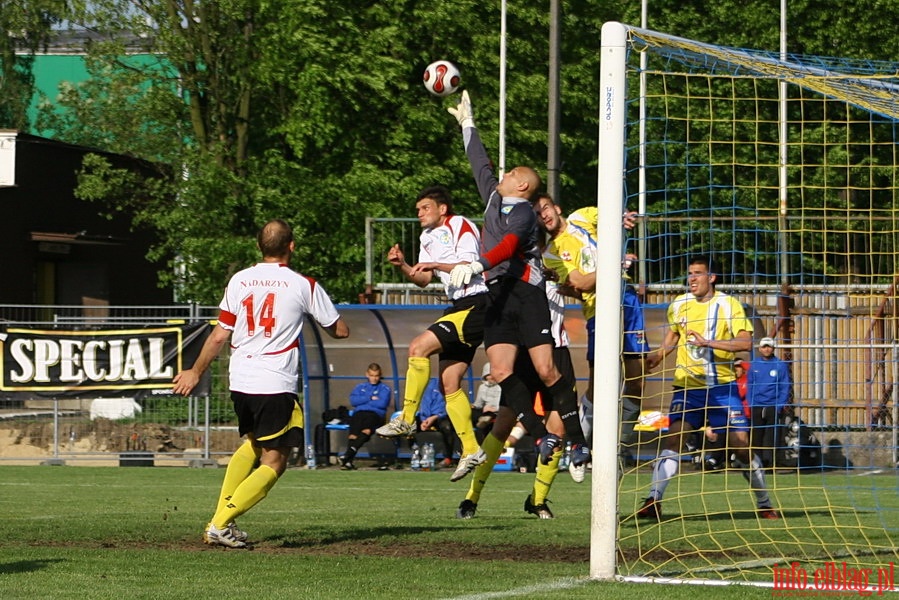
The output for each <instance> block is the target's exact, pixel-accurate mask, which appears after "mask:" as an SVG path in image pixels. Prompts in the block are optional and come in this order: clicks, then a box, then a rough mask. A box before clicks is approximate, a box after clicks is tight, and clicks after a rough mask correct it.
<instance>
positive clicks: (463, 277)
mask: <svg viewBox="0 0 899 600" xmlns="http://www.w3.org/2000/svg"><path fill="white" fill-rule="evenodd" d="M483 272H484V265H482V264H481V263H479V262H477V261H475V262H473V263H468V264H467V265H464V264H463V265H456V266H455V267H453V270H452V271H450V283H451V284H452V285H453V287H462V286H463V285H468V282H469V281H471V278H472V277H473V276H475V275H478V274H479V273H483Z"/></svg>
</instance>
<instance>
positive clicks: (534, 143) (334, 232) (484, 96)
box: [0, 0, 899, 303]
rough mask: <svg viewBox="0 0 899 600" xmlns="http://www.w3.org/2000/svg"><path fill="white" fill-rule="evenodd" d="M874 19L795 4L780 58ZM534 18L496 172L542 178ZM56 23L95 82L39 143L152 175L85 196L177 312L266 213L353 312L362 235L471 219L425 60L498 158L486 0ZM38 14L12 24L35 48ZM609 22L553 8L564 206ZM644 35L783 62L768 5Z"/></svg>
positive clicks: (599, 9)
mask: <svg viewBox="0 0 899 600" xmlns="http://www.w3.org/2000/svg"><path fill="white" fill-rule="evenodd" d="M13 4H15V5H20V6H41V7H44V8H45V9H46V10H45V12H44V13H43V14H45V15H55V14H58V13H59V11H61V10H62V8H61V7H63V6H65V3H62V2H58V1H51V0H44V1H43V2H36V1H35V2H16V3H13ZM869 4H873V5H874V6H873V8H872V6H867V5H865V6H862V5H859V6H855V5H853V6H846V7H842V8H841V10H839V11H823V10H820V8H819V6H818V4H817V3H814V2H810V1H809V0H798V1H796V2H790V3H789V6H788V11H789V13H788V28H789V31H788V34H789V50H790V51H791V52H797V53H803V52H804V53H816V54H824V55H834V54H837V55H845V56H855V57H861V58H889V57H892V56H895V55H897V54H899V36H897V35H896V34H895V32H894V31H893V30H892V29H891V28H889V27H884V26H883V25H882V23H888V22H892V21H891V20H890V19H891V17H892V20H895V18H896V17H899V6H894V3H890V2H883V1H877V2H873V3H869ZM548 8H549V6H548V3H547V2H540V3H536V4H533V3H532V4H530V5H529V4H527V3H512V4H510V5H509V6H508V11H509V14H508V36H507V57H506V59H507V87H506V94H507V103H506V108H507V115H506V119H507V128H506V139H505V142H506V154H507V156H506V163H505V165H501V166H504V167H505V168H506V169H509V168H512V167H513V166H515V165H516V164H529V165H533V166H535V167H536V168H537V169H538V171H541V172H544V171H545V164H546V151H547V144H548V140H547V133H546V130H547V124H548V108H549V107H548V101H547V80H548V68H547V61H548V56H549V41H548V35H549V14H548V13H549V11H548ZM54 10H55V11H57V12H53V11H54ZM71 10H72V11H73V14H69V13H66V15H65V16H66V17H68V19H69V22H70V23H71V24H73V25H87V26H89V27H90V30H91V31H93V32H95V33H96V35H95V36H94V37H93V40H92V42H91V43H90V44H89V45H88V47H87V48H86V51H87V57H86V60H87V66H88V69H89V72H90V74H91V79H90V80H88V81H86V82H83V83H81V84H78V85H72V86H66V87H65V88H64V89H62V90H60V97H59V98H58V99H53V101H52V103H51V102H50V101H49V100H48V102H47V104H46V105H45V107H44V110H43V111H42V113H41V117H40V121H39V123H38V128H37V132H38V133H42V134H46V135H52V136H53V137H56V138H58V139H61V140H64V141H69V142H73V143H80V144H85V145H88V146H91V147H96V148H98V149H102V150H105V151H110V152H117V153H125V154H131V155H134V156H138V157H141V158H144V159H146V160H148V161H152V162H153V163H154V164H157V165H159V168H158V177H156V178H151V179H146V178H145V180H144V181H140V180H139V179H137V178H134V177H133V176H132V175H129V174H127V173H121V172H117V171H116V169H114V168H113V167H110V166H109V165H106V164H103V162H102V161H100V160H94V159H91V160H90V161H89V162H87V163H86V164H85V168H84V173H83V177H82V180H81V181H82V187H81V190H80V194H81V196H82V197H84V198H89V199H92V200H94V201H96V202H98V203H102V204H99V205H100V206H103V207H104V209H105V210H108V211H112V210H125V209H127V210H129V211H131V212H133V213H134V214H135V215H136V218H135V226H136V227H148V228H151V229H152V230H154V231H155V232H156V234H157V235H158V236H159V239H160V242H159V244H158V245H157V246H156V247H154V248H152V249H151V252H150V257H151V258H153V259H158V260H162V261H163V263H164V264H165V268H164V269H163V270H162V271H161V272H160V283H161V284H166V285H168V284H173V285H175V286H176V288H177V290H178V292H179V296H180V298H181V299H182V300H185V301H187V300H193V301H198V302H201V303H215V302H217V301H218V300H219V294H220V290H221V288H222V285H223V284H224V282H225V281H226V280H227V278H228V276H229V275H230V273H232V272H233V271H234V270H236V269H238V268H240V267H243V266H245V265H247V264H249V263H251V262H253V261H254V260H255V259H256V251H255V249H254V247H253V241H252V236H253V234H254V233H255V231H256V229H257V228H258V227H259V226H260V225H261V224H262V223H263V222H264V221H266V220H268V219H270V218H273V217H280V218H285V219H287V220H288V221H290V222H291V223H292V224H293V225H294V227H295V229H296V231H297V245H298V253H297V255H296V263H295V265H294V266H295V267H296V268H298V269H300V270H302V271H304V272H305V273H307V274H309V275H312V276H314V277H316V278H318V279H319V280H320V281H321V282H322V283H323V285H324V286H325V287H326V288H327V289H328V290H329V292H331V294H332V295H333V296H334V298H335V299H337V300H340V301H348V300H349V301H354V300H355V298H356V294H358V293H359V292H360V291H362V289H363V286H364V284H365V283H366V282H365V281H364V277H365V275H364V266H365V265H364V258H365V249H364V239H363V231H364V222H365V218H366V217H378V216H385V217H388V216H389V217H409V216H414V215H413V211H412V199H413V198H414V196H415V194H416V192H417V191H418V190H420V189H421V188H422V187H424V186H425V185H429V184H432V183H437V182H439V183H443V184H446V185H448V186H449V187H450V188H451V189H452V190H453V192H454V194H455V195H456V197H457V204H458V210H459V212H461V213H463V214H469V215H471V216H477V215H478V214H479V213H480V212H481V203H480V200H479V198H478V196H477V192H476V190H475V188H474V185H473V182H472V179H471V176H470V174H469V172H468V165H467V163H466V161H465V157H464V155H463V153H462V149H461V146H462V145H461V140H460V136H459V132H458V128H457V126H456V124H455V122H454V121H453V119H452V118H451V117H450V116H449V115H447V114H446V112H445V109H446V107H447V106H450V105H451V104H452V102H453V101H454V99H452V98H450V99H438V98H435V97H432V96H429V95H428V94H427V93H426V92H425V91H424V89H423V87H422V86H421V72H422V70H423V68H424V66H425V65H426V64H427V63H428V62H430V61H432V60H435V59H437V58H447V59H450V60H453V61H454V62H455V63H456V64H457V65H458V66H459V67H460V69H461V71H462V77H463V85H464V86H465V87H466V88H467V89H468V90H469V91H470V93H471V96H472V101H473V104H474V110H475V119H476V122H477V123H478V125H479V128H480V129H481V133H482V137H483V138H484V140H485V144H486V145H487V147H488V150H489V151H490V152H491V153H492V155H493V156H494V157H495V158H498V149H499V139H498V135H499V131H498V128H499V117H498V114H499V91H500V90H499V74H500V55H499V47H500V36H499V31H500V30H499V23H500V11H499V3H498V2H488V3H484V2H476V1H474V0H461V1H459V2H453V3H446V2H441V1H438V0H421V1H417V2H408V1H406V0H386V1H379V2H374V1H371V0H364V1H356V0H354V1H353V2H347V1H345V0H284V1H283V2H267V1H259V0H227V1H224V2H214V3H209V2H203V3H188V2H181V1H178V0H167V1H165V2H158V3H137V4H135V3H133V2H130V1H128V0H98V1H95V2H89V3H81V2H79V3H74V4H73V5H72V6H71ZM13 13H14V11H5V10H4V11H2V14H3V17H2V18H3V19H13V16H12V15H13ZM53 18H55V17H53V16H48V17H47V19H50V20H47V19H44V20H42V21H41V20H39V21H32V22H20V21H11V23H13V22H14V23H16V24H18V25H21V27H24V28H27V29H29V30H32V31H34V35H35V37H34V38H33V39H39V38H40V35H43V34H45V33H46V23H48V22H52V19H53ZM609 20H618V21H623V22H627V23H631V24H639V21H640V5H639V3H637V2H624V1H621V0H615V1H611V2H600V1H599V0H573V1H571V2H563V3H561V56H560V63H561V73H560V80H561V107H562V115H561V158H562V165H561V173H560V174H559V179H560V182H561V194H560V196H561V197H560V201H561V202H562V203H563V205H564V206H566V207H568V208H574V207H577V206H583V205H586V204H593V203H595V202H596V135H597V129H598V110H597V105H598V102H597V98H598V94H599V90H598V71H599V60H600V56H599V54H600V53H599V49H600V41H601V40H600V28H601V26H602V23H603V22H605V21H609ZM4 24H5V25H7V24H6V23H5V22H4ZM648 26H649V27H650V28H652V29H656V30H659V31H668V32H671V33H674V34H675V35H678V36H681V37H689V38H694V39H698V40H702V41H707V42H711V43H719V44H724V45H731V46H738V47H751V48H763V49H769V50H776V49H777V48H778V45H779V15H778V11H777V10H776V7H775V6H773V5H772V4H771V3H770V2H769V1H768V0H747V1H744V2H736V1H733V0H727V1H723V2H716V3H711V4H710V3H708V2H699V1H697V0H690V1H687V2H685V1H683V0H677V1H675V0H659V1H654V2H652V3H650V6H649V22H648ZM13 29H14V28H13V27H12V26H11V25H9V26H7V30H13ZM123 32H127V36H126V35H123ZM29 39H32V38H31V37H30V38H29ZM32 47H33V46H32ZM0 55H2V53H0ZM19 60H20V62H19V63H18V64H19V65H20V66H21V67H22V69H21V73H22V74H27V65H26V63H24V62H21V61H22V60H24V59H22V58H20V59H19ZM3 66H4V65H3V64H0V67H3ZM3 70H4V72H5V71H6V68H4V69H3ZM8 79H9V77H7V80H8ZM23 89H24V88H23ZM23 93H24V92H23ZM15 95H16V94H13V95H12V96H9V95H6V96H4V98H5V99H6V98H9V99H10V100H9V101H10V102H11V101H12V100H11V99H12V98H13V97H14V96H15ZM23 97H25V96H23ZM2 102H3V101H2V100H0V116H2V114H3V111H2ZM60 107H62V108H63V109H64V110H59V108H60ZM15 110H18V109H14V110H12V112H15ZM655 125H659V126H660V125H661V124H660V123H657V124H655ZM652 126H654V125H653V124H650V127H652ZM708 133H709V135H711V136H714V132H708ZM648 150H649V151H650V152H652V151H653V149H652V148H650V149H648ZM670 158H671V159H674V160H677V159H679V158H681V157H676V156H675V157H670ZM684 158H687V157H684ZM691 176H696V177H700V178H701V177H703V176H704V174H701V173H692V174H691ZM889 176H890V173H888V172H886V171H885V172H883V173H882V175H881V177H882V178H884V179H885V178H888V177H889ZM710 183H713V182H710ZM713 200H714V199H713V198H707V199H705V200H703V199H701V198H697V201H713ZM383 250H384V249H381V248H378V249H376V251H377V252H381V251H383Z"/></svg>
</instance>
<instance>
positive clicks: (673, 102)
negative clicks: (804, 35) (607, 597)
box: [591, 23, 899, 592]
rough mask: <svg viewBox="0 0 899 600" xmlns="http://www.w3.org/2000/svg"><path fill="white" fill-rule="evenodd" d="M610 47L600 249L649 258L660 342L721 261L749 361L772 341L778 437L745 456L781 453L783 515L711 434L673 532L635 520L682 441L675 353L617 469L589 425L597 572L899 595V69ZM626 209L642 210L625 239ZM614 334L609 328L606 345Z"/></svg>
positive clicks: (679, 494) (602, 383)
mask: <svg viewBox="0 0 899 600" xmlns="http://www.w3.org/2000/svg"><path fill="white" fill-rule="evenodd" d="M602 42H603V47H602V65H601V81H600V85H601V94H600V111H599V118H600V136H599V162H600V166H599V199H598V204H599V207H600V223H599V236H600V239H603V240H609V242H610V243H609V244H605V243H604V244H603V247H610V248H613V247H616V245H615V244H616V243H617V242H619V241H620V242H621V247H623V248H624V250H625V252H627V253H633V254H636V255H637V256H638V260H637V261H636V263H635V266H634V267H632V272H631V275H632V283H633V284H634V285H635V286H636V287H637V289H638V291H639V292H640V293H641V295H642V298H643V299H644V303H645V314H646V320H647V331H646V333H647V338H648V340H649V342H650V344H651V346H652V347H653V348H654V349H655V348H658V347H659V344H660V342H661V340H662V338H663V336H664V334H665V331H666V330H667V323H666V317H665V311H666V308H667V306H668V304H669V303H670V302H671V301H672V300H673V299H674V298H675V297H676V296H678V295H680V294H683V293H685V292H686V291H687V290H686V287H685V281H686V279H685V278H686V273H687V268H688V262H689V258H690V257H692V256H694V255H697V254H706V255H711V256H712V257H713V258H714V261H715V263H716V265H717V267H716V272H717V273H718V274H719V281H718V285H717V289H719V290H720V291H723V292H725V293H727V294H730V295H731V296H733V297H735V298H736V299H737V300H739V301H740V302H741V303H742V304H743V305H744V307H745V308H746V312H747V315H748V316H749V317H750V320H751V322H752V324H753V328H754V333H753V336H754V342H753V347H752V350H751V351H750V352H742V353H738V354H737V356H736V358H739V359H745V360H746V361H748V362H750V363H752V362H753V361H756V360H758V359H759V347H758V342H759V340H760V338H762V337H772V338H774V339H775V341H776V345H777V346H776V350H775V356H777V357H779V358H781V359H783V360H785V361H787V363H788V365H789V369H790V372H791V376H792V380H793V385H792V389H791V391H790V403H789V405H788V409H787V411H786V413H785V414H784V415H782V416H781V418H780V420H779V423H780V427H779V428H778V429H777V432H778V434H777V435H778V436H779V437H776V438H775V441H774V442H769V444H770V445H769V446H767V447H764V448H763V447H760V446H759V445H756V447H754V448H753V452H754V453H757V454H766V455H768V456H770V458H769V459H768V460H769V461H770V462H771V466H770V468H769V469H768V470H767V472H766V479H767V487H768V489H769V493H770V498H771V500H772V502H773V505H774V507H775V509H776V510H777V511H778V512H779V513H780V515H781V518H780V519H779V520H767V519H763V518H760V516H759V513H758V511H757V505H756V496H754V494H753V493H752V491H751V490H750V486H749V484H748V483H747V480H746V479H745V478H744V475H745V474H746V472H747V471H746V470H745V469H742V468H739V465H738V466H736V467H735V466H733V465H732V463H731V460H730V457H731V450H732V449H731V448H730V447H727V446H725V447H723V448H722V447H713V446H712V443H711V442H710V441H709V440H708V438H706V437H705V436H704V435H702V433H700V434H699V435H698V436H695V437H694V438H688V439H684V440H683V441H684V442H689V447H688V448H686V449H684V450H683V453H682V454H681V455H680V457H679V461H678V464H679V469H678V471H677V475H676V476H674V477H671V478H670V479H669V483H668V486H667V489H666V491H665V494H664V498H663V500H662V501H661V505H662V507H663V509H664V510H663V515H662V517H661V519H659V520H656V519H642V518H638V516H637V514H636V513H637V511H638V510H639V508H640V506H641V504H642V502H643V500H644V499H645V498H646V497H647V495H648V493H649V488H650V485H651V478H652V470H653V466H654V464H655V457H656V456H657V454H658V452H659V450H660V449H661V448H663V447H664V445H665V443H666V441H667V439H668V438H667V436H668V435H670V433H669V432H668V429H667V428H666V427H665V415H666V413H667V411H668V409H669V404H670V401H671V396H672V379H673V375H674V371H675V366H676V365H675V357H676V355H677V353H676V352H672V353H671V354H670V355H669V356H668V358H667V359H666V360H665V361H664V362H663V363H662V365H660V367H659V368H657V369H656V370H655V371H653V372H652V373H651V374H649V375H647V377H646V378H645V393H644V395H643V397H642V406H641V409H642V411H643V412H642V415H643V417H644V418H643V419H642V420H641V421H640V422H639V423H638V427H637V429H638V432H637V433H636V435H635V436H634V438H633V439H630V440H628V439H623V440H622V446H621V449H622V450H624V451H626V453H629V455H630V456H627V457H625V459H622V460H620V461H619V458H620V457H619V452H618V451H619V447H617V446H614V445H613V444H612V443H611V442H609V440H615V439H617V437H618V435H619V431H617V430H615V426H614V425H612V426H610V425H608V423H600V422H599V420H598V421H597V422H596V423H595V424H594V440H595V444H594V445H595V448H594V450H595V459H594V472H593V473H594V474H593V486H594V488H593V491H594V511H593V523H592V528H591V531H592V535H591V539H592V551H591V574H592V575H594V576H596V577H602V578H608V577H610V576H618V577H626V578H635V579H657V580H676V581H697V582H700V581H704V582H707V583H712V582H716V583H722V582H731V583H741V584H758V585H765V586H771V587H773V588H774V589H775V590H778V589H779V590H799V589H803V590H818V591H825V592H854V591H857V590H859V589H861V588H860V587H859V586H861V585H867V586H869V588H868V589H870V590H873V591H874V592H877V591H883V590H895V589H896V585H897V583H899V582H896V581H895V575H894V563H896V562H899V550H897V548H899V491H897V490H899V475H897V468H896V465H897V455H896V452H897V429H896V421H897V408H896V407H897V402H896V394H897V392H899V389H897V387H896V382H897V380H899V375H897V359H899V356H897V351H896V349H897V344H899V340H897V310H899V309H897V307H896V300H897V298H896V296H897V289H896V284H897V275H899V190H897V174H899V173H897V154H899V145H897V142H899V139H897V129H899V63H894V62H885V61H859V60H850V59H841V58H829V57H815V56H796V55H788V56H785V57H781V56H780V55H779V54H778V53H773V52H763V51H757V50H748V49H738V48H727V47H720V46H714V45H710V44H704V43H700V42H696V41H692V40H687V39H682V38H678V37H675V36H670V35H666V34H662V33H658V32H653V31H648V30H645V29H640V28H635V27H630V26H627V25H622V24H620V23H607V24H606V25H605V26H604V28H603V33H602ZM622 209H627V210H630V211H638V212H639V213H641V215H642V217H641V218H640V220H639V223H638V226H637V227H636V228H635V229H634V230H633V231H632V232H629V233H628V234H627V235H626V236H625V235H624V234H623V233H622V232H621V221H620V218H621V210H622ZM606 254H608V255H609V256H605V257H602V256H601V257H599V259H598V267H597V277H598V279H599V280H602V281H604V282H609V281H615V280H616V279H617V280H619V281H620V277H619V275H620V262H619V261H620V259H621V256H620V255H618V254H617V253H614V252H609V253H606ZM621 291H622V290H621V289H620V287H618V286H616V285H611V286H608V287H607V286H605V285H604V286H600V287H599V288H598V299H597V315H603V314H615V313H617V312H618V311H619V307H620V306H621ZM621 334H622V331H621V325H620V324H619V323H617V322H614V320H610V319H605V320H602V319H597V331H596V335H597V348H598V349H602V348H603V345H601V344H600V340H603V339H606V340H608V339H620V337H621ZM615 336H617V337H615ZM684 341H685V340H681V343H683V342H684ZM605 346H606V347H608V346H609V344H605ZM612 358H613V357H612V355H611V354H609V355H607V356H605V360H604V358H603V354H602V351H601V350H600V351H599V352H598V354H597V361H596V363H597V364H596V377H595V379H594V381H595V388H596V389H595V396H594V405H595V406H597V407H602V406H603V403H602V402H603V401H602V399H603V398H617V397H618V395H619V392H620V390H619V389H618V388H617V385H616V383H615V382H617V381H619V376H620V367H618V365H617V364H612V363H614V362H615V361H614V360H610V359H612ZM597 410H601V409H600V408H598V409H597ZM597 414H600V413H599V412H597ZM608 421H611V420H608ZM609 427H612V429H609ZM640 430H643V431H640ZM764 450H767V451H769V452H767V453H765V452H763V451H764ZM708 459H716V460H715V463H710V462H709V461H708ZM718 467H724V468H718ZM609 488H611V489H613V490H617V494H615V495H614V497H613V496H610V492H609ZM610 505H611V506H617V511H615V510H610V509H609V506H610Z"/></svg>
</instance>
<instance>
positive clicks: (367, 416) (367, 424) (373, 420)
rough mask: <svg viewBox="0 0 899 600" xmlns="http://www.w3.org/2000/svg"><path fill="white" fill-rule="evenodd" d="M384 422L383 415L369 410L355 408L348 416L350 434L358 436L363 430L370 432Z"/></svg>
mask: <svg viewBox="0 0 899 600" xmlns="http://www.w3.org/2000/svg"><path fill="white" fill-rule="evenodd" d="M383 424H384V417H382V416H381V415H379V414H378V413H376V412H374V411H371V410H357V411H356V412H354V413H353V416H352V417H350V432H349V434H350V435H355V436H356V437H358V436H359V434H360V433H362V432H363V431H364V430H366V429H368V430H369V431H370V432H372V431H374V430H375V429H377V428H378V427H380V426H381V425H383Z"/></svg>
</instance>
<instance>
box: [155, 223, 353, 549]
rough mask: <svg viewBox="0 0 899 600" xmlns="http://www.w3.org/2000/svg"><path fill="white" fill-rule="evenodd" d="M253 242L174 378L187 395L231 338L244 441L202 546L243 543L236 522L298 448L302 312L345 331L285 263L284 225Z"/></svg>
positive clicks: (325, 301) (311, 283)
mask: <svg viewBox="0 0 899 600" xmlns="http://www.w3.org/2000/svg"><path fill="white" fill-rule="evenodd" d="M256 242H257V245H258V247H259V250H260V251H261V252H262V262H260V263H257V264H256V265H254V266H252V267H249V268H247V269H243V270H242V271H239V272H238V273H236V274H235V275H234V276H233V277H232V278H231V279H230V281H229V282H228V286H227V288H226V289H225V296H224V298H223V299H222V301H221V303H220V304H219V318H218V323H217V324H216V326H215V328H214V329H213V331H212V333H211V334H210V335H209V337H208V338H207V339H206V342H205V343H204V344H203V349H202V350H201V351H200V355H199V356H198V357H197V360H196V362H194V364H193V366H192V367H191V368H190V369H186V370H184V371H181V372H180V373H178V374H177V375H176V376H175V378H174V381H173V383H174V386H173V390H174V392H175V393H176V394H181V395H184V396H186V395H188V394H190V392H191V391H192V390H193V389H194V387H196V385H197V383H198V382H199V381H200V376H201V375H202V374H203V372H204V371H206V369H208V368H209V365H210V364H211V363H212V361H213V359H214V358H215V357H216V356H218V354H219V352H220V351H221V350H222V348H224V347H225V345H226V344H228V342H229V341H230V344H231V348H232V352H231V359H230V363H229V368H228V376H229V389H230V390H231V401H232V403H233V404H234V412H235V413H236V414H237V422H238V431H239V432H240V435H241V436H246V438H247V439H246V441H245V442H244V443H243V444H242V445H241V446H240V447H239V448H238V449H237V450H236V451H235V452H234V454H233V455H232V456H231V460H230V461H229V462H228V468H227V469H226V470H225V476H224V480H223V481H222V487H221V491H220V493H219V501H218V506H217V508H216V511H215V514H214V515H213V516H212V520H211V521H210V522H209V524H208V525H207V526H206V530H205V532H204V533H203V541H204V542H206V543H207V544H212V545H219V546H227V547H229V548H243V547H245V546H246V545H247V544H246V540H247V538H248V536H247V533H246V532H245V531H242V530H240V529H239V528H238V527H237V524H236V523H235V519H236V518H237V517H239V516H240V515H242V514H244V513H245V512H247V511H248V510H250V509H251V508H252V507H253V506H255V505H256V504H257V503H259V502H260V501H261V500H262V499H263V498H265V496H266V495H267V494H268V492H269V490H271V489H272V487H273V486H274V485H275V483H276V482H277V481H278V478H279V477H280V476H281V475H282V474H283V473H284V470H285V469H286V468H287V458H288V456H289V455H290V452H291V450H292V449H293V448H295V447H297V446H302V445H303V429H302V428H303V412H302V410H301V409H300V405H299V402H298V397H297V387H298V385H299V343H298V339H299V336H300V333H301V331H302V329H303V324H304V323H305V320H306V315H307V314H309V315H311V316H312V318H314V319H315V320H316V321H317V322H318V323H319V324H320V325H321V326H322V327H323V328H324V330H325V331H326V332H327V333H328V334H329V335H330V336H331V337H334V338H345V337H347V336H349V334H350V330H349V327H348V326H347V324H346V322H345V321H344V320H343V319H342V318H341V317H340V314H339V313H338V312H337V309H336V308H335V307H334V304H333V303H332V302H331V299H330V298H329V297H328V295H327V293H325V290H324V289H323V288H322V287H321V286H320V285H318V284H317V282H316V281H315V280H314V279H312V278H310V277H305V276H303V275H300V274H299V273H297V272H295V271H293V270H291V269H290V268H289V267H288V264H289V263H290V257H291V255H292V254H293V252H294V240H293V231H292V230H291V228H290V226H289V225H288V224H287V223H285V222H284V221H282V220H280V219H275V220H273V221H269V222H268V223H266V224H265V226H263V227H262V229H261V230H260V231H259V234H258V236H257V239H256ZM257 465H258V466H257Z"/></svg>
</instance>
